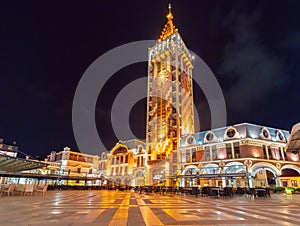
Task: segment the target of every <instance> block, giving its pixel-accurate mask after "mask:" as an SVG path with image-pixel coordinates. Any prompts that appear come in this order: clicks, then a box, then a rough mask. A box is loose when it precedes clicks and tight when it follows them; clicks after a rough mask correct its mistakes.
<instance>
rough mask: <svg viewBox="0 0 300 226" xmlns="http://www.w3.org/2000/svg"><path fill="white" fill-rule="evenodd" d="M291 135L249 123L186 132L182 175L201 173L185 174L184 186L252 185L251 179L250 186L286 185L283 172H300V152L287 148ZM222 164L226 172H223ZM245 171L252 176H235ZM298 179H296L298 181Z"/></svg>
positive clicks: (181, 145) (295, 173)
mask: <svg viewBox="0 0 300 226" xmlns="http://www.w3.org/2000/svg"><path fill="white" fill-rule="evenodd" d="M289 136H290V134H289V132H288V131H284V130H280V129H274V128H270V127H264V126H258V125H254V124H249V123H242V124H237V125H233V126H228V127H224V128H218V129H213V130H210V131H204V132H199V133H195V134H190V135H187V136H183V137H182V138H181V143H180V153H181V155H180V161H181V162H180V165H181V169H182V172H181V175H190V174H191V175H198V176H197V177H194V178H193V179H189V178H188V177H185V178H183V177H182V179H181V181H180V183H181V185H182V186H190V185H195V184H201V185H202V186H205V185H214V186H219V185H223V186H235V187H236V186H246V185H247V186H248V183H249V186H250V187H255V186H262V187H265V186H282V185H285V186H286V185H287V183H286V179H284V178H282V179H281V177H282V176H285V177H289V176H299V175H300V174H299V173H300V162H299V153H298V152H297V153H292V152H287V150H286V144H287V141H288V139H289ZM222 168H223V169H224V172H223V173H221V172H220V170H221V169H222ZM241 172H244V173H245V174H247V176H248V178H247V176H240V177H236V176H234V173H241ZM173 173H174V174H178V172H173ZM209 174H211V175H212V176H211V177H209ZM230 174H231V176H230ZM199 175H202V177H201V176H199ZM216 175H218V177H217V178H216ZM226 175H229V176H226ZM199 180H200V181H199ZM297 183H298V182H293V184H294V185H297ZM296 187H297V186H296Z"/></svg>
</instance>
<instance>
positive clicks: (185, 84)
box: [146, 5, 194, 184]
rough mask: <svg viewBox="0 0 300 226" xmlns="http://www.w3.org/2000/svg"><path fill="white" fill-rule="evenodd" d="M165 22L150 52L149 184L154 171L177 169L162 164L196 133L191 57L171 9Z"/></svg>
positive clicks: (147, 124)
mask: <svg viewBox="0 0 300 226" xmlns="http://www.w3.org/2000/svg"><path fill="white" fill-rule="evenodd" d="M166 18H167V23H166V24H165V26H164V28H163V30H162V32H161V35H160V37H159V39H158V41H157V43H156V44H155V46H153V47H152V48H149V50H148V55H149V60H148V98H147V117H146V120H147V122H146V153H147V166H148V169H147V172H148V174H147V177H146V181H147V182H146V183H150V184H152V183H153V182H154V181H153V171H161V170H165V171H166V172H170V171H171V169H172V168H173V167H175V168H176V167H178V165H177V162H178V161H177V160H176V161H175V162H173V161H168V162H167V164H166V162H165V161H164V162H162V160H165V159H171V160H172V159H176V158H177V156H178V153H179V141H180V136H182V135H185V134H190V133H194V112H193V106H194V101H193V85H192V69H193V65H192V55H191V53H190V52H189V50H188V49H187V47H186V46H185V44H184V42H183V39H182V38H181V36H180V34H179V32H178V29H177V28H176V27H175V25H174V24H173V15H172V12H171V6H170V5H169V13H168V14H167V16H166ZM154 175H157V174H154ZM156 178H158V176H156Z"/></svg>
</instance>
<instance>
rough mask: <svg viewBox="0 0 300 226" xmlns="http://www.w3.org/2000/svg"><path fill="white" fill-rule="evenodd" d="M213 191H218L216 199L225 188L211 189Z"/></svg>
mask: <svg viewBox="0 0 300 226" xmlns="http://www.w3.org/2000/svg"><path fill="white" fill-rule="evenodd" d="M211 190H212V191H216V197H220V191H223V188H211Z"/></svg>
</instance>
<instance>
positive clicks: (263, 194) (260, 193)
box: [255, 188, 266, 197]
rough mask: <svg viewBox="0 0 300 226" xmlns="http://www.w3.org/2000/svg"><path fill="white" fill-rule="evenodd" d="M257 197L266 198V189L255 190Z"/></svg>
mask: <svg viewBox="0 0 300 226" xmlns="http://www.w3.org/2000/svg"><path fill="white" fill-rule="evenodd" d="M255 191H256V194H257V197H266V189H264V188H257V189H255Z"/></svg>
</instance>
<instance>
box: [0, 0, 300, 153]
mask: <svg viewBox="0 0 300 226" xmlns="http://www.w3.org/2000/svg"><path fill="white" fill-rule="evenodd" d="M168 3H169V1H162V0H160V1H82V2H81V4H78V3H74V2H73V1H51V2H50V1H36V2H34V1H7V2H6V3H4V2H2V3H1V7H0V21H1V27H0V40H1V41H0V69H1V72H0V73H1V75H0V76H1V89H0V94H1V110H0V137H3V138H4V140H5V141H6V142H7V143H12V142H13V141H17V144H18V146H19V148H20V150H21V151H22V152H25V153H28V154H30V155H32V156H37V155H38V156H39V157H40V158H43V157H45V156H46V154H48V153H50V151H52V150H62V148H63V147H64V146H67V145H68V146H70V147H71V148H72V149H75V150H76V149H78V148H77V145H76V142H75V139H74V135H73V130H72V101H73V96H74V93H75V90H76V87H77V84H78V82H79V80H80V78H81V76H82V75H83V73H84V72H85V70H86V69H87V68H88V67H89V65H90V64H91V63H92V62H93V61H94V60H96V59H97V58H98V57H99V56H101V55H102V54H104V53H105V52H106V51H109V50H110V49H112V48H114V47H117V46H119V45H121V44H125V43H128V42H133V41H138V40H149V39H157V38H158V36H159V35H160V32H161V30H162V27H163V26H164V24H165V22H166V18H165V15H166V13H167V10H168V9H167V6H168ZM171 3H172V12H173V15H174V23H175V25H176V27H177V28H178V29H179V32H180V34H181V36H182V37H183V39H184V41H185V43H186V45H187V47H188V48H189V49H191V50H192V51H193V52H195V53H196V54H197V55H199V56H200V57H201V58H202V59H203V60H204V61H205V62H206V64H207V65H208V66H209V67H210V68H211V69H212V71H213V72H214V74H215V75H216V78H217V79H218V82H219V84H220V86H221V88H222V90H223V93H224V97H225V100H226V105H227V114H228V118H227V122H228V123H227V124H228V125H230V124H235V123H241V122H250V123H255V124H260V125H266V126H271V127H274V128H280V129H286V130H290V129H291V126H292V125H293V124H295V123H296V122H298V121H300V108H299V103H300V98H299V96H300V95H299V90H300V89H299V88H300V87H299V84H300V76H299V75H300V13H299V12H300V2H299V1H297V0H294V1H279V0H277V1H276V0H275V1H274V0H270V1H262V0H260V1H254V0H248V1H234V0H226V1H221V0H219V1H216V0H202V1H199V0H198V1H171ZM145 51H147V49H145ZM146 75H147V64H146V63H138V64H134V65H131V66H128V67H126V68H124V69H122V70H120V71H118V72H117V73H116V74H115V75H114V76H113V77H112V78H111V79H110V80H109V81H108V82H107V84H106V85H105V87H104V88H103V89H102V91H101V93H100V95H99V98H98V103H97V108H96V123H97V128H98V132H99V136H100V138H101V139H102V141H103V143H104V144H105V145H106V147H107V149H111V148H112V147H113V146H114V144H115V143H116V142H117V138H116V137H115V135H114V133H113V130H112V127H111V123H110V110H111V106H112V103H113V100H114V98H115V97H116V95H117V94H118V92H119V91H120V90H121V89H122V87H124V86H126V84H128V83H130V82H132V81H134V80H135V79H137V78H139V77H142V76H146ZM99 76H101V75H99ZM194 76H201V75H195V74H194ZM194 101H195V104H196V105H197V108H198V110H199V112H200V124H201V126H200V130H207V129H209V127H210V111H209V108H208V103H207V100H206V99H205V96H204V94H203V93H202V91H201V90H200V89H199V87H197V86H195V87H194ZM145 109H146V101H145V99H143V100H141V101H139V102H138V103H137V104H136V105H135V107H134V108H133V109H132V111H131V115H130V122H131V128H132V130H133V132H134V134H135V135H136V136H137V137H140V138H141V139H143V138H144V136H145V131H144V130H145V120H146V119H145V116H141V115H145V113H144V112H145ZM81 151H82V152H85V150H81Z"/></svg>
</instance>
